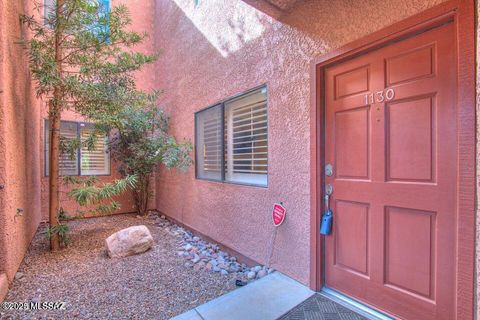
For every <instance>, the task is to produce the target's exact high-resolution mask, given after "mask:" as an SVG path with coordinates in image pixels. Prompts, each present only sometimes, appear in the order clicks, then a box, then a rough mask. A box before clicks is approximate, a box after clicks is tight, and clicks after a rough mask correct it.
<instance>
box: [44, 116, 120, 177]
mask: <svg viewBox="0 0 480 320" xmlns="http://www.w3.org/2000/svg"><path fill="white" fill-rule="evenodd" d="M91 130H92V126H91V125H90V124H86V123H77V122H69V121H62V122H61V124H60V136H61V137H62V139H65V140H67V141H68V140H74V139H80V140H81V141H82V142H84V141H85V140H86V139H87V138H88V137H89V135H90V133H91ZM49 150H50V135H49V125H48V121H45V175H46V176H48V172H49V167H48V165H49V161H48V159H49V156H50V152H49ZM59 173H60V175H62V176H78V175H81V176H89V175H108V174H110V155H109V153H108V151H107V138H106V137H97V139H96V141H95V148H94V149H92V150H88V149H87V148H84V147H82V148H79V149H77V150H76V152H75V155H74V157H72V156H71V154H67V153H63V154H61V155H60V159H59Z"/></svg>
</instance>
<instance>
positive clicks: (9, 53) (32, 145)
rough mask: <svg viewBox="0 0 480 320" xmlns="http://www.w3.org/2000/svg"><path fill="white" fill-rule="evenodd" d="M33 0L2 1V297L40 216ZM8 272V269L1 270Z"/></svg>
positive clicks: (0, 283)
mask: <svg viewBox="0 0 480 320" xmlns="http://www.w3.org/2000/svg"><path fill="white" fill-rule="evenodd" d="M30 5H31V4H30V1H0V68H1V69H0V137H1V138H0V185H1V186H2V188H1V189H0V300H1V299H2V298H3V296H2V293H4V292H3V290H2V288H5V286H6V283H5V282H6V281H11V280H12V279H13V277H14V274H15V272H16V270H17V267H18V266H19V264H20V262H21V261H22V259H23V255H24V253H25V251H26V249H27V247H28V245H29V243H30V240H31V238H32V236H33V234H34V232H35V230H36V228H37V226H38V223H39V221H40V209H39V208H40V183H41V181H40V146H39V144H38V141H39V140H40V136H39V135H40V111H41V110H40V108H38V106H37V105H36V102H35V101H34V95H33V87H32V85H31V82H30V76H29V71H28V67H27V59H26V57H25V55H24V52H23V48H22V47H21V46H20V45H18V44H16V43H15V42H18V40H19V39H20V37H21V36H22V34H23V31H24V30H23V31H22V26H21V24H20V21H19V14H21V13H24V12H29V9H30V7H29V6H30ZM2 274H3V275H2Z"/></svg>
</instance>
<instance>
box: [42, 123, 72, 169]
mask: <svg viewBox="0 0 480 320" xmlns="http://www.w3.org/2000/svg"><path fill="white" fill-rule="evenodd" d="M45 128H46V130H45V159H46V163H45V170H46V174H47V175H48V172H49V166H48V165H49V162H48V158H49V156H50V134H49V133H50V130H48V128H49V126H48V121H46V122H45ZM60 136H61V137H62V139H65V140H66V141H68V140H73V139H77V138H78V136H77V124H76V123H75V122H64V121H62V122H61V124H60ZM58 168H59V173H60V175H62V176H76V175H78V152H76V153H75V156H74V157H73V158H72V157H71V155H70V154H69V153H61V154H60V160H59V163H58Z"/></svg>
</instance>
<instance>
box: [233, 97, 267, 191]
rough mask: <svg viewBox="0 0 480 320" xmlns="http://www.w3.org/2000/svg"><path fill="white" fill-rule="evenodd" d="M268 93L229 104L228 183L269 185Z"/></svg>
mask: <svg viewBox="0 0 480 320" xmlns="http://www.w3.org/2000/svg"><path fill="white" fill-rule="evenodd" d="M264 91H265V90H258V91H254V92H252V93H251V94H248V95H245V96H242V97H239V98H237V99H235V100H232V101H228V102H227V103H225V123H226V125H225V127H226V144H227V147H226V153H225V165H226V176H225V180H226V181H232V182H241V183H251V184H258V185H267V169H268V158H267V156H268V143H267V142H268V127H267V97H266V92H264Z"/></svg>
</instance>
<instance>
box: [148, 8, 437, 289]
mask: <svg viewBox="0 0 480 320" xmlns="http://www.w3.org/2000/svg"><path fill="white" fill-rule="evenodd" d="M247 2H248V3H249V4H252V5H255V7H253V6H251V5H249V4H247ZM440 2H442V1H441V0H429V1H425V0H401V1H400V0H399V1H379V0H362V1H347V0H339V1H326V0H322V1H320V0H319V1H298V2H297V3H296V4H295V6H294V7H293V9H290V10H287V11H284V12H283V13H281V12H280V13H278V12H274V14H272V12H273V11H269V8H268V6H264V5H263V4H262V1H249V0H246V1H241V0H228V1H227V0H211V1H201V2H200V5H198V6H196V7H195V5H194V1H190V0H173V1H160V0H159V1H157V8H156V26H155V29H156V46H157V47H158V48H162V49H163V50H164V55H163V57H162V58H161V60H160V62H159V63H158V66H157V71H156V73H157V74H158V79H157V83H159V85H160V87H161V88H162V89H164V90H165V94H164V96H163V100H162V102H163V105H164V106H165V107H166V108H167V110H168V111H169V114H170V115H171V119H172V125H173V127H172V132H173V133H174V134H175V135H177V136H178V137H180V138H186V139H189V140H191V141H193V140H194V112H196V111H199V110H201V109H203V108H206V107H208V106H210V105H212V104H214V103H216V102H217V101H220V100H223V99H226V98H228V97H231V96H234V95H236V94H238V93H240V92H242V91H245V90H248V89H250V88H253V87H256V86H258V85H261V84H267V85H268V126H269V132H268V134H269V155H268V157H269V168H268V169H269V186H268V188H256V187H248V186H239V185H233V184H222V183H217V182H209V181H202V180H196V179H195V174H194V168H191V170H190V171H189V172H188V173H187V174H179V173H177V172H176V171H167V170H163V169H162V170H161V173H160V174H159V176H158V180H157V186H158V187H157V208H158V209H159V210H160V211H162V212H164V213H165V214H167V215H169V216H172V217H174V218H175V219H177V220H180V221H181V222H183V223H184V224H186V225H188V226H190V227H192V228H194V229H196V230H197V231H199V232H202V233H205V234H208V235H209V236H210V237H212V238H213V239H215V240H217V241H219V242H221V243H223V244H225V245H226V246H228V247H231V248H232V249H234V250H236V251H238V252H240V253H242V254H244V255H246V256H248V257H249V258H252V259H254V260H256V261H258V262H261V263H265V257H266V256H267V251H268V250H267V247H268V244H269V241H270V236H271V233H272V231H273V227H272V225H271V221H270V213H271V209H272V205H273V203H275V202H279V201H283V202H284V203H285V205H286V207H287V211H288V216H287V220H286V223H285V224H284V225H283V226H282V227H281V228H280V229H279V231H278V235H277V240H276V247H275V251H274V254H273V259H272V265H273V267H275V268H277V269H278V270H280V271H282V272H284V273H286V274H287V275H289V276H292V277H293V278H295V279H297V280H299V281H301V282H303V283H305V284H308V283H309V270H310V269H309V268H310V243H309V241H310V160H309V159H310V150H309V145H310V127H309V124H310V118H309V117H310V96H311V94H312V92H310V82H311V78H310V73H309V72H310V69H309V68H310V63H311V61H312V60H313V58H314V57H316V56H319V55H320V54H323V53H326V52H329V51H331V50H332V49H335V48H338V47H340V46H342V45H344V44H347V43H349V42H351V41H353V40H355V39H358V38H361V37H362V36H365V35H367V34H370V33H372V32H374V31H376V30H379V29H381V28H383V27H386V26H388V25H391V24H392V23H394V22H397V21H399V20H402V19H404V18H406V17H408V16H411V15H413V14H415V13H418V12H421V11H423V10H425V9H427V8H429V7H432V6H433V5H435V4H438V3H440ZM267 13H269V14H270V15H269V14H267ZM366 17H368V18H366Z"/></svg>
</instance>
